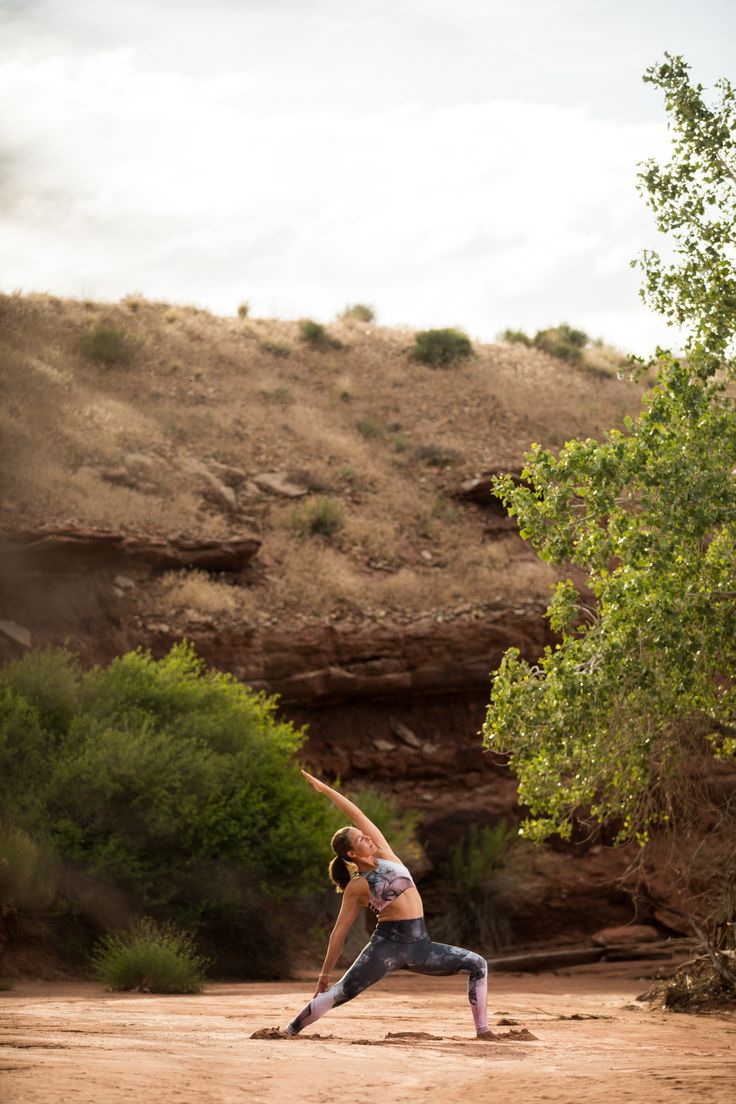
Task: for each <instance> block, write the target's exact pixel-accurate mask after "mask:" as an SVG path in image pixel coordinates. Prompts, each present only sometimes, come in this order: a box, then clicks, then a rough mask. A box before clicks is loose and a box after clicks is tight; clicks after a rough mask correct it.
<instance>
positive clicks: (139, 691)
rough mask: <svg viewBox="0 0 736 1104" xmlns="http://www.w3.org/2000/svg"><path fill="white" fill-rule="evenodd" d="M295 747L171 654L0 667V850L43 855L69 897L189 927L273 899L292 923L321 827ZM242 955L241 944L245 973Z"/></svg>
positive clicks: (290, 732)
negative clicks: (101, 894)
mask: <svg viewBox="0 0 736 1104" xmlns="http://www.w3.org/2000/svg"><path fill="white" fill-rule="evenodd" d="M303 740H304V734H303V732H301V731H295V730H294V729H293V727H292V726H291V725H290V724H288V723H285V722H282V721H279V720H277V718H276V716H275V701H274V700H273V699H269V698H266V697H265V696H264V695H263V694H259V693H254V692H252V691H250V690H249V689H247V688H246V687H245V686H243V685H242V684H241V683H239V682H237V681H236V680H235V679H234V678H232V677H231V676H229V675H225V674H222V673H219V672H217V671H213V670H208V669H207V668H206V667H205V666H204V664H203V663H202V662H201V661H200V660H199V659H198V658H197V656H196V655H195V654H194V652H193V650H192V649H191V647H190V646H188V645H187V644H180V645H177V646H176V647H174V648H172V650H171V651H170V653H169V654H168V655H167V656H165V657H164V658H163V659H160V660H154V659H153V658H152V657H151V655H150V654H149V653H147V652H144V651H141V650H139V651H136V652H131V653H129V654H127V655H124V656H121V657H119V658H118V659H116V660H114V661H113V662H112V663H111V664H110V665H109V666H108V667H106V668H101V667H97V668H94V669H93V670H91V671H88V672H86V673H84V674H82V673H81V672H80V671H79V668H78V666H77V663H76V661H75V659H74V657H73V656H71V655H70V654H69V653H68V652H64V651H61V650H59V651H50V650H49V651H44V652H37V653H30V654H29V655H28V656H27V657H25V658H24V659H22V660H20V661H18V662H16V663H11V664H9V665H7V666H6V667H5V668H3V669H2V670H0V808H2V816H3V821H4V822H5V825H6V828H5V835H4V836H2V837H0V838H1V839H2V844H3V847H4V848H5V849H6V850H10V851H11V852H12V853H13V854H20V853H22V849H23V847H26V849H28V848H30V849H31V850H30V851H28V855H29V856H30V854H31V851H32V849H33V847H36V846H37V847H38V848H39V849H40V851H39V854H40V853H44V854H45V853H46V851H47V849H50V850H51V851H53V852H54V853H55V854H56V856H57V857H58V860H59V862H60V863H61V864H62V865H63V867H64V869H65V870H67V871H68V870H73V871H75V872H76V875H75V878H72V879H67V881H69V882H70V884H76V885H79V884H82V883H83V884H85V885H87V886H89V885H90V884H93V885H95V886H97V887H100V888H103V889H104V888H107V889H109V890H110V891H111V892H114V893H115V894H117V895H122V898H124V900H125V901H126V902H127V907H128V910H129V911H135V912H139V913H141V912H146V913H152V914H154V915H157V916H161V917H163V918H171V919H173V920H175V921H176V922H177V923H180V924H182V925H184V926H186V927H188V928H190V929H191V930H196V929H197V928H198V927H200V926H203V925H204V926H206V925H217V923H218V922H219V918H220V917H223V916H230V915H232V914H233V912H234V911H237V910H241V911H242V912H243V914H258V913H263V914H264V915H265V914H266V913H267V912H268V910H269V908H271V909H275V908H276V907H277V906H278V904H279V903H280V902H281V901H282V900H284V899H285V898H287V897H288V899H289V901H290V908H292V909H295V910H297V911H298V909H299V907H300V905H299V902H300V901H302V902H303V901H305V900H306V898H307V897H308V895H309V894H310V892H311V893H313V892H314V887H315V884H316V883H318V882H319V880H320V879H321V876H322V868H323V866H324V864H325V862H326V859H327V858H328V852H329V846H328V840H329V835H330V824H331V820H330V815H329V807H325V803H324V802H323V801H321V800H320V799H319V798H318V797H317V795H316V794H314V793H313V791H312V790H311V789H310V788H309V787H306V786H305V785H304V782H303V779H302V778H301V775H300V774H299V770H298V766H297V763H296V759H295V756H296V753H297V751H298V749H299V748H300V746H301V744H302V743H303ZM11 845H12V846H11ZM13 849H14V850H13ZM11 858H12V856H11ZM38 861H39V863H40V861H41V860H40V858H39V860H38ZM28 862H29V863H30V865H31V866H32V863H31V860H30V858H28ZM20 865H21V866H22V862H21V864H20ZM18 878H19V873H18V862H17V861H16V859H14V858H13V859H12V861H11V862H10V864H9V867H8V869H7V870H6V872H5V883H0V884H5V887H6V892H7V893H8V895H10V894H11V893H12V894H15V895H16V896H19V897H22V896H23V894H24V893H25V890H24V889H23V888H22V886H21V883H20V882H19V881H18ZM12 885H15V889H12V888H11V886H12ZM72 904H73V905H75V906H78V907H83V906H84V899H83V898H82V897H80V900H78V901H76V902H72ZM248 955H249V944H248V942H247V940H244V941H242V946H241V960H240V965H241V969H242V970H243V972H245V973H248V971H249V969H251V968H252V969H256V966H255V965H251V966H249V963H248ZM258 969H261V967H258Z"/></svg>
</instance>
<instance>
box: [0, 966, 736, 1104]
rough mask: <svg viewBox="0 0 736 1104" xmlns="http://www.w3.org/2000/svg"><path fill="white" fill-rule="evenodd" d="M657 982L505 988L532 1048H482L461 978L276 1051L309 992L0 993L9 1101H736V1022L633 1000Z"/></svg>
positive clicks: (418, 981) (349, 1016)
mask: <svg viewBox="0 0 736 1104" xmlns="http://www.w3.org/2000/svg"><path fill="white" fill-rule="evenodd" d="M643 972H644V971H643V970H642V969H641V968H640V973H639V977H637V976H636V973H635V970H632V967H631V965H630V964H629V968H628V970H625V969H623V968H622V967H621V966H619V967H612V966H609V967H604V968H598V967H587V968H582V967H580V968H577V969H572V970H570V971H569V972H566V973H565V974H562V973H561V972H560V973H557V974H540V975H536V976H530V975H508V974H507V975H492V977H491V997H490V1004H489V1008H490V1011H491V1013H492V1014H491V1017H490V1022H491V1024H492V1025H494V1024H496V1023H497V1021H498V1020H499V1019H501V1018H502V1017H506V1018H508V1019H513V1020H516V1021H517V1022H518V1024H519V1026H523V1027H527V1028H529V1029H530V1030H531V1031H532V1032H534V1034H535V1035H537V1036H538V1042H527V1043H519V1042H499V1043H483V1042H480V1041H477V1040H475V1038H474V1037H473V1030H472V1020H471V1018H470V1013H469V1010H468V1006H467V1004H466V1001H465V994H464V986H463V982H462V980H461V979H460V978H445V979H433V978H423V977H416V976H413V975H410V974H406V973H402V974H399V975H398V976H395V977H392V978H390V979H388V980H386V981H384V982H383V983H382V984H381V985H379V986H377V987H376V988H374V989H372V990H371V991H369V992H368V993H365V994H363V995H362V996H361V997H359V998H358V999H356V1000H355V1001H353V1002H351V1003H349V1004H347V1005H345V1006H344V1007H342V1008H340V1009H336V1010H335V1011H334V1012H333V1013H331V1014H330V1015H328V1016H326V1017H325V1018H324V1019H323V1020H321V1021H320V1023H318V1024H316V1025H314V1026H313V1027H312V1028H311V1029H307V1031H306V1032H305V1033H304V1035H303V1036H302V1037H301V1038H299V1039H297V1040H276V1041H256V1040H252V1039H251V1038H250V1037H249V1036H250V1034H251V1032H252V1031H254V1030H255V1029H256V1028H259V1027H264V1026H275V1025H283V1024H285V1023H286V1021H287V1020H288V1018H290V1016H291V1015H292V1014H293V1013H294V1012H295V1011H296V1010H298V1009H299V1008H300V1007H301V1006H302V1005H303V1004H304V1003H305V1001H306V999H308V997H309V995H310V988H309V982H308V980H307V979H306V978H305V979H304V980H300V981H293V982H280V983H268V984H266V983H264V984H218V985H211V986H209V987H208V988H207V990H206V992H205V993H204V994H202V995H200V996H194V997H161V996H153V995H147V994H110V993H104V992H102V991H101V990H100V988H99V987H98V986H95V985H93V984H87V983H74V984H70V983H58V984H53V985H52V984H48V983H33V982H27V983H22V984H19V985H17V986H16V988H15V989H14V990H12V991H11V992H9V993H3V994H1V995H0V1101H2V1104H49V1102H53V1104H57V1102H58V1104H60V1102H62V1101H63V1102H65V1104H66V1102H70V1101H71V1102H76V1104H87V1102H89V1104H93V1102H94V1104H118V1102H122V1101H126V1102H129V1101H131V1100H133V1101H135V1100H136V1099H140V1100H143V1099H145V1102H146V1104H170V1102H171V1104H190V1102H192V1104H194V1102H195V1101H196V1104H229V1102H230V1101H248V1102H249V1104H251V1102H252V1104H260V1102H263V1104H282V1102H285V1101H293V1100H298V1101H310V1102H314V1104H338V1102H343V1101H349V1102H350V1104H353V1102H354V1104H376V1102H379V1104H399V1102H401V1104H419V1102H428V1101H434V1100H442V1101H448V1100H449V1101H452V1102H459V1101H461V1100H467V1101H468V1102H469V1104H476V1102H479V1101H481V1102H485V1101H488V1102H491V1101H492V1102H493V1104H506V1102H510V1101H514V1104H530V1102H532V1101H547V1102H550V1104H588V1102H591V1104H592V1102H594V1101H595V1102H596V1104H600V1102H605V1104H609V1102H610V1104H618V1102H620V1101H629V1100H631V1101H633V1100H636V1101H646V1104H659V1102H661V1101H679V1102H682V1104H689V1102H691V1101H692V1102H695V1101H697V1102H698V1104H710V1102H721V1101H724V1102H725V1101H729V1102H730V1104H733V1101H734V1100H736V1057H735V1054H736V1014H728V1013H725V1014H719V1015H709V1016H699V1017H695V1016H686V1015H678V1014H672V1013H664V1012H661V1011H648V1010H647V1008H646V1006H643V1005H640V1004H636V1003H635V1001H634V997H635V996H636V994H637V993H640V992H641V991H642V989H643V988H645V987H646V985H647V982H646V981H644V980H642V978H641V973H643ZM574 1016H578V1017H583V1018H580V1019H570V1018H569V1017H574ZM584 1017H591V1018H590V1019H586V1018H584ZM499 1030H504V1028H499ZM389 1032H414V1033H416V1032H423V1033H426V1034H425V1036H424V1037H422V1036H417V1037H414V1038H412V1037H411V1036H408V1037H404V1038H401V1037H399V1038H396V1039H390V1038H388V1037H387V1036H388V1033H389Z"/></svg>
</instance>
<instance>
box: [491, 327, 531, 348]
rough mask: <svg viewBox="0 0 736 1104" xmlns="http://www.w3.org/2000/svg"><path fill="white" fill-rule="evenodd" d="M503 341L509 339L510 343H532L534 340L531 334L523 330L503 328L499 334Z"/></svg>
mask: <svg viewBox="0 0 736 1104" xmlns="http://www.w3.org/2000/svg"><path fill="white" fill-rule="evenodd" d="M498 336H499V337H500V339H501V341H508V342H509V344H510V345H532V344H533V341H532V339H531V337H529V334H526V333H524V331H523V330H503V332H502V333H500V334H499V335H498Z"/></svg>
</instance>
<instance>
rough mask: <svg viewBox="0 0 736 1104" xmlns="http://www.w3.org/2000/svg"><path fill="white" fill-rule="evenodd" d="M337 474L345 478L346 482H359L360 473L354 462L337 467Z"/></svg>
mask: <svg viewBox="0 0 736 1104" xmlns="http://www.w3.org/2000/svg"><path fill="white" fill-rule="evenodd" d="M337 474H338V475H339V477H340V479H344V480H345V482H346V483H351V484H354V483H357V482H358V473H357V471H356V470H355V468H354V467H353V465H352V464H341V465H340V467H339V468H338V469H337Z"/></svg>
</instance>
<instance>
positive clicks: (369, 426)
mask: <svg viewBox="0 0 736 1104" xmlns="http://www.w3.org/2000/svg"><path fill="white" fill-rule="evenodd" d="M355 428H356V429H357V431H358V433H359V434H360V435H361V437H365V439H366V441H380V440H381V438H382V437H383V426H382V425H381V423H380V422H379V421H378V420H377V419H376V418H373V417H371V415H370V414H367V415H366V416H365V418H359V419H358V421H357V422H356V423H355Z"/></svg>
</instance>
